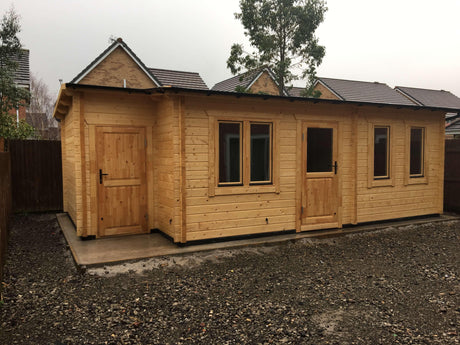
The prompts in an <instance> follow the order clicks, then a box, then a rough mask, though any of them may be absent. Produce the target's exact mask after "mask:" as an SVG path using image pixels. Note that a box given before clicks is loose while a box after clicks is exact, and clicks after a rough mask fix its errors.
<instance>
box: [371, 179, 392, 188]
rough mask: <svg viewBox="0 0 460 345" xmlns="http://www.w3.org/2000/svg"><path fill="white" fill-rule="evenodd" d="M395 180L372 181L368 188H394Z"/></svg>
mask: <svg viewBox="0 0 460 345" xmlns="http://www.w3.org/2000/svg"><path fill="white" fill-rule="evenodd" d="M393 186H394V183H393V179H392V178H386V179H379V180H370V181H369V184H368V186H367V187H368V188H374V187H393Z"/></svg>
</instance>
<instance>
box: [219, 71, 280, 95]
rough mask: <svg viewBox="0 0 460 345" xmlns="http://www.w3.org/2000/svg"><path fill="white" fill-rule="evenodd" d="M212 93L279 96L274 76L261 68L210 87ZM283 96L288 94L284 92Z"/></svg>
mask: <svg viewBox="0 0 460 345" xmlns="http://www.w3.org/2000/svg"><path fill="white" fill-rule="evenodd" d="M211 90H213V91H225V92H240V93H245V92H249V93H256V94H266V95H279V91H278V90H279V89H278V83H277V82H276V78H275V75H274V74H273V72H272V71H271V69H270V68H268V67H262V68H258V69H254V70H251V71H248V72H246V73H242V74H239V75H236V76H234V77H231V78H229V79H226V80H224V81H221V82H219V83H217V84H216V85H214V86H213V87H212V89H211ZM284 94H285V96H288V92H287V91H284Z"/></svg>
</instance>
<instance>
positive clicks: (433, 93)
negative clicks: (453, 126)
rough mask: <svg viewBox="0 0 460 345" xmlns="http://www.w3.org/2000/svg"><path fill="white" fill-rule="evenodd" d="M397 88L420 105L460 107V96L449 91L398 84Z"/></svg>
mask: <svg viewBox="0 0 460 345" xmlns="http://www.w3.org/2000/svg"><path fill="white" fill-rule="evenodd" d="M395 90H397V91H398V92H400V93H401V94H403V95H404V96H406V97H408V98H409V99H410V100H412V101H413V102H414V103H415V104H418V105H425V106H432V107H445V108H452V109H459V108H460V98H458V97H457V96H455V95H454V94H453V93H451V92H449V91H445V90H430V89H420V88H415V87H405V86H396V87H395Z"/></svg>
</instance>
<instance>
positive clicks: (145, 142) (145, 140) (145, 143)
mask: <svg viewBox="0 0 460 345" xmlns="http://www.w3.org/2000/svg"><path fill="white" fill-rule="evenodd" d="M144 147H147V138H144Z"/></svg>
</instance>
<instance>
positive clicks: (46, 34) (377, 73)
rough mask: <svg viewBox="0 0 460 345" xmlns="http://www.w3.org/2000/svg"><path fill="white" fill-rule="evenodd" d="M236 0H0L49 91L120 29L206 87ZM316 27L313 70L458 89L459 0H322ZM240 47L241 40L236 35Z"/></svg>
mask: <svg viewBox="0 0 460 345" xmlns="http://www.w3.org/2000/svg"><path fill="white" fill-rule="evenodd" d="M238 3H239V1H238V0H199V1H198V0H195V1H191V0H167V1H166V0H131V1H126V0H97V1H93V0H79V1H76V0H40V1H32V0H15V1H10V2H8V0H4V1H2V2H1V3H0V12H1V14H2V15H3V14H4V13H5V11H6V10H8V9H9V8H10V7H11V5H14V7H15V10H16V12H17V13H18V14H19V15H20V16H21V24H22V32H21V34H20V38H21V40H22V43H23V45H24V47H25V48H27V49H29V50H30V69H31V72H32V73H35V74H36V75H38V76H39V77H40V78H43V80H44V81H45V82H46V83H47V84H48V86H49V87H50V90H51V91H52V93H53V94H55V93H57V90H58V89H59V79H63V80H64V82H69V81H70V80H71V79H72V78H73V77H75V76H76V75H77V74H78V73H79V72H80V71H81V70H82V69H83V68H84V67H86V66H87V65H88V64H89V63H90V62H91V61H92V60H93V59H94V58H95V57H96V56H98V55H99V54H100V53H101V52H102V51H103V50H104V49H105V48H106V47H107V46H108V45H109V38H110V37H111V36H114V37H122V38H123V40H124V41H125V42H126V43H127V44H128V45H129V47H130V48H131V49H132V50H133V51H134V52H135V53H136V54H137V56H138V57H139V58H140V59H141V60H142V61H143V62H144V63H145V64H146V65H147V66H148V67H156V68H166V69H176V70H185V71H193V72H199V73H200V74H201V76H202V78H203V79H204V81H205V82H206V83H207V85H208V86H209V87H212V86H213V85H214V84H215V83H217V82H219V81H221V80H224V79H226V78H229V77H230V76H231V74H230V71H229V70H228V69H227V68H226V60H227V58H228V55H229V52H230V47H231V45H232V44H233V43H245V42H247V40H246V39H245V37H244V34H243V28H242V25H241V24H240V22H239V21H237V20H236V19H234V15H233V14H234V13H235V12H237V11H238V10H239V8H238ZM327 6H328V8H329V10H328V12H327V13H326V17H325V21H324V22H323V23H322V24H321V26H320V28H319V29H318V31H317V36H318V37H319V39H320V43H321V44H322V45H324V46H325V47H326V56H325V58H324V60H323V63H322V65H321V66H320V68H319V69H318V76H322V77H331V78H341V79H352V80H362V81H379V82H383V83H386V84H388V85H390V86H391V87H393V86H396V85H399V86H412V87H422V88H430V89H438V90H439V89H444V90H449V91H451V92H453V93H454V94H456V95H457V96H459V97H460V19H459V18H460V17H459V15H460V0H437V1H433V0H385V1H382V0H346V1H344V0H329V1H327ZM246 45H247V43H246Z"/></svg>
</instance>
